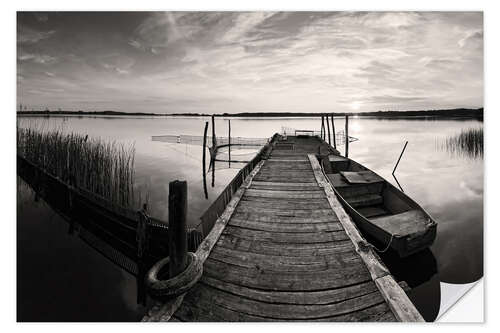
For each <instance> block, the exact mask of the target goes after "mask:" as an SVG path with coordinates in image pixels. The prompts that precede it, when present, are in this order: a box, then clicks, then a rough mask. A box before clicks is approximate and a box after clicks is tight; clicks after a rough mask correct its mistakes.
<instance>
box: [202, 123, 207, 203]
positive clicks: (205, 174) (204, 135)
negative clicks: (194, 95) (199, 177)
mask: <svg viewBox="0 0 500 333" xmlns="http://www.w3.org/2000/svg"><path fill="white" fill-rule="evenodd" d="M207 131H208V121H206V122H205V131H204V132H203V161H202V167H203V190H204V191H205V199H208V191H207V170H206V168H207V161H206V155H207Z"/></svg>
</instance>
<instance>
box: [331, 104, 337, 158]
mask: <svg viewBox="0 0 500 333" xmlns="http://www.w3.org/2000/svg"><path fill="white" fill-rule="evenodd" d="M330 117H332V133H333V148H335V149H337V139H336V138H335V136H336V135H335V122H334V121H333V113H332V114H331V115H330Z"/></svg>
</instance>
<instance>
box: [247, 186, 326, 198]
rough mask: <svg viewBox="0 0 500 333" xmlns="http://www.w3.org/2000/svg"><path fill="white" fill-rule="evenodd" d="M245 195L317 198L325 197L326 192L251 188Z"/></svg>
mask: <svg viewBox="0 0 500 333" xmlns="http://www.w3.org/2000/svg"><path fill="white" fill-rule="evenodd" d="M245 195H246V196H247V197H261V198H289V199H315V198H324V197H325V194H324V193H323V192H320V191H300V192H299V191H270V190H257V189H252V188H249V189H248V190H247V191H246V193H245Z"/></svg>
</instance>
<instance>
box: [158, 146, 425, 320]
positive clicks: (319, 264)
mask: <svg viewBox="0 0 500 333" xmlns="http://www.w3.org/2000/svg"><path fill="white" fill-rule="evenodd" d="M319 146H323V147H322V151H323V153H326V152H327V150H328V147H327V146H326V145H325V143H324V141H321V140H320V139H319V138H315V137H308V138H301V137H288V138H287V139H286V141H284V140H278V142H276V143H275V145H274V146H273V150H272V152H271V154H270V157H269V158H268V159H267V160H265V161H262V162H261V164H260V165H259V166H258V167H257V168H256V169H257V170H255V172H253V174H252V175H251V176H250V177H251V178H252V179H250V181H249V182H247V184H246V187H245V188H244V189H243V190H242V193H240V194H241V196H240V198H239V201H238V202H237V203H236V205H235V207H232V208H231V207H229V209H230V210H231V211H230V212H229V213H228V216H229V218H228V221H227V224H226V225H225V226H224V227H221V230H220V232H219V235H218V238H216V239H214V240H213V242H214V243H213V247H211V249H210V251H208V253H206V260H205V262H204V266H203V276H202V278H201V279H200V281H199V282H198V283H197V284H196V285H195V286H194V287H193V288H192V289H191V290H190V291H189V292H188V293H186V294H185V295H184V297H179V298H178V299H177V301H176V302H175V306H174V307H173V308H172V311H171V314H170V315H168V316H166V317H165V316H164V317H163V319H167V320H168V319H169V320H171V321H280V320H285V321H399V320H404V321H406V320H408V321H421V320H422V318H421V317H420V314H418V311H416V309H415V308H414V307H413V304H411V302H410V301H409V300H408V298H407V297H406V294H404V292H403V290H402V289H401V288H400V287H399V285H397V284H396V283H395V281H394V279H393V278H392V276H391V275H390V273H389V272H388V271H387V269H386V268H385V266H383V265H382V264H381V263H380V262H379V261H378V258H377V257H376V256H375V255H374V254H373V252H372V250H371V249H370V248H369V247H368V246H366V243H365V242H363V241H364V240H363V239H362V238H361V237H360V235H359V233H358V232H357V230H356V228H354V227H353V225H352V221H350V219H349V218H348V217H347V215H346V214H345V212H344V211H343V209H342V208H341V206H340V204H339V203H338V201H337V199H336V198H335V195H334V194H333V192H332V191H331V188H330V189H328V185H325V184H326V178H324V175H323V174H322V173H321V168H320V167H319V163H318V161H317V160H316V158H315V157H314V156H313V155H311V154H317V153H318V148H319ZM330 149H331V148H330ZM349 223H350V224H349ZM202 245H203V244H202ZM202 247H203V246H202ZM205 250H206V247H205V248H201V249H200V250H199V251H205Z"/></svg>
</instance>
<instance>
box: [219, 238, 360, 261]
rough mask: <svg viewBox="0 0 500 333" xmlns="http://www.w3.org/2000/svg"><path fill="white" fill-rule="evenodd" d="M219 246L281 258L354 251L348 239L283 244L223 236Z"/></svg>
mask: <svg viewBox="0 0 500 333" xmlns="http://www.w3.org/2000/svg"><path fill="white" fill-rule="evenodd" d="M217 246H221V247H226V248H229V249H236V250H239V251H248V252H253V253H261V254H269V255H280V256H294V257H296V256H327V255H334V254H337V253H342V252H350V251H354V245H353V244H352V242H351V241H350V240H348V239H346V240H342V241H336V242H331V243H312V244H307V243H306V244H283V243H278V244H277V243H272V242H269V241H261V240H248V239H244V238H239V237H236V236H234V235H221V237H220V239H219V242H218V243H217Z"/></svg>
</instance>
